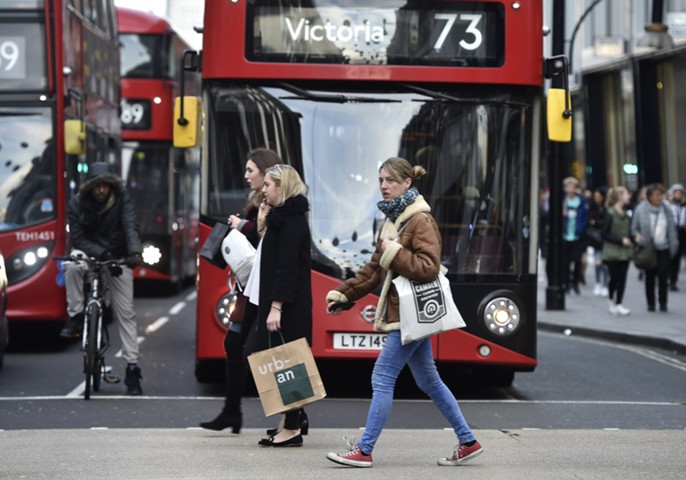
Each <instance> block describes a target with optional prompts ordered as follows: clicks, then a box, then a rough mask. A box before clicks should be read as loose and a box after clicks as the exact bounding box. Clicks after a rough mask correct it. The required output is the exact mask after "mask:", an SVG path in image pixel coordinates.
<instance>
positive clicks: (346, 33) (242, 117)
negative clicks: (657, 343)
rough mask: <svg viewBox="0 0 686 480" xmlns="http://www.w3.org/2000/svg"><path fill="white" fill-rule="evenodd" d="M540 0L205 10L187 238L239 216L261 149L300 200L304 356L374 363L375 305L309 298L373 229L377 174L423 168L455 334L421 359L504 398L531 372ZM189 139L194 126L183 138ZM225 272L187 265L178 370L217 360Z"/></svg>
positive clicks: (224, 316)
mask: <svg viewBox="0 0 686 480" xmlns="http://www.w3.org/2000/svg"><path fill="white" fill-rule="evenodd" d="M542 9H543V7H542V1H541V0H536V1H527V2H511V1H502V0H481V1H455V0H427V1H423V2H415V1H406V0H377V1H374V0H364V1H363V0H345V1H343V0H322V1H318V2H309V1H292V0H288V1H285V0H255V1H250V2H248V1H245V0H236V1H230V2H215V1H206V2H205V23H204V39H203V52H202V58H201V59H202V81H203V103H202V118H203V121H204V125H203V128H202V132H203V133H202V144H203V148H204V151H203V161H202V180H201V206H200V220H201V225H200V243H201V244H202V242H203V241H204V239H205V238H206V237H207V235H208V234H209V232H210V230H211V228H212V226H213V224H214V223H215V221H217V220H223V219H225V218H226V216H227V215H228V214H230V213H234V212H240V211H241V209H242V207H243V205H244V202H245V199H246V196H247V194H248V190H247V187H246V185H245V182H244V180H243V169H244V162H245V160H246V154H247V152H248V151H250V150H251V149H252V148H256V147H263V146H267V147H269V148H272V149H274V150H276V151H277V152H278V153H279V154H280V155H281V157H282V158H283V159H284V161H285V162H287V163H289V164H291V165H293V166H294V167H295V168H297V170H298V171H299V172H300V173H301V174H302V176H303V178H304V180H305V182H306V183H307V185H308V188H309V200H310V204H311V211H310V214H309V220H310V227H311V231H312V265H313V267H312V277H313V278H312V285H313V298H314V325H313V335H312V337H313V345H312V350H313V353H314V355H315V357H316V358H318V359H341V360H345V359H374V358H375V357H376V356H377V355H378V350H379V349H380V348H381V347H382V345H383V342H384V339H385V336H384V335H383V334H380V333H377V332H373V330H372V321H373V318H374V311H375V307H376V303H377V297H375V296H374V295H369V296H367V297H365V298H363V299H361V300H359V301H358V302H357V303H356V305H355V306H354V308H353V309H352V310H349V311H347V312H344V313H343V314H342V315H341V316H339V317H330V316H327V315H326V307H325V300H324V299H325V295H326V292H327V291H329V290H331V289H332V288H334V287H335V286H337V285H338V284H339V282H341V281H342V280H343V279H345V278H348V277H350V276H351V275H353V272H355V271H356V270H357V269H359V268H360V267H361V266H362V265H363V264H364V263H365V262H367V261H368V260H369V258H370V256H371V253H372V251H373V249H374V241H375V238H376V235H377V234H378V229H379V226H380V225H381V222H382V221H383V218H381V217H380V214H379V212H378V210H377V209H376V202H377V201H378V200H379V199H380V196H379V192H378V184H377V183H378V182H377V179H378V167H379V165H380V162H383V161H384V160H386V159H387V158H389V157H394V156H399V157H403V158H406V159H408V160H409V161H410V162H411V163H413V164H421V165H423V166H425V167H426V168H427V170H428V172H429V174H428V175H427V176H426V177H424V178H422V179H421V181H420V182H419V184H418V185H417V186H418V189H419V191H420V192H421V193H422V194H423V195H424V197H425V198H426V200H427V201H428V202H429V204H430V205H431V208H432V214H433V215H434V216H435V218H436V221H437V223H438V225H439V228H440V230H441V234H442V238H443V253H442V262H443V264H444V265H445V266H446V267H447V268H448V273H447V277H448V278H449V280H450V282H451V287H452V291H453V294H454V297H455V300H456V303H457V305H458V307H459V309H460V311H461V313H462V315H463V317H464V318H465V319H466V322H467V327H466V328H465V329H463V330H458V331H451V332H448V333H444V334H441V335H439V336H437V337H434V338H433V340H432V341H433V347H434V349H433V351H434V354H435V357H436V360H437V362H438V363H439V364H442V365H444V366H447V365H448V364H450V365H455V366H458V367H461V368H462V367H464V368H468V369H472V370H478V371H479V372H480V373H481V374H482V375H483V376H486V377H488V378H490V379H491V381H492V382H493V383H496V384H500V385H509V384H510V383H511V382H512V380H513V378H514V373H515V372H516V371H532V370H534V368H535V367H536V363H537V360H536V276H537V274H536V270H537V264H536V263H537V262H536V259H537V235H538V232H537V223H538V220H537V211H538V198H537V194H536V192H537V190H538V176H539V172H540V166H541V165H540V157H541V155H540V148H539V145H540V144H541V143H542V139H541V135H542V129H541V125H542V124H543V121H542V118H543V117H542V110H543V109H542V103H543V102H542V97H543V64H544V59H543V51H542V49H543V38H542V31H543V25H542V19H543V11H542ZM190 128H191V130H193V129H194V128H195V127H194V126H191V127H190ZM226 277H227V272H226V271H220V270H219V269H217V268H216V267H213V266H212V265H210V264H209V263H206V262H205V260H200V263H199V270H198V281H197V287H198V288H197V291H198V301H197V343H196V358H197V368H196V374H197V376H198V378H200V379H203V378H204V376H205V365H207V364H208V363H209V362H210V361H211V360H213V359H218V358H222V356H223V354H224V352H223V344H222V340H221V338H222V336H223V335H224V331H225V329H226V326H227V323H228V322H229V321H230V311H231V310H230V308H227V305H228V306H230V302H231V301H232V296H231V293H230V291H229V288H228V287H227V284H226Z"/></svg>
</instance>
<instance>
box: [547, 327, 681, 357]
mask: <svg viewBox="0 0 686 480" xmlns="http://www.w3.org/2000/svg"><path fill="white" fill-rule="evenodd" d="M538 328H539V330H545V331H548V332H556V333H564V332H565V330H567V329H569V330H571V331H572V332H573V333H574V334H576V335H581V336H583V337H591V338H604V339H607V340H617V341H620V342H623V343H630V344H633V345H641V346H644V347H657V348H660V349H663V350H669V351H672V352H675V353H678V354H680V355H686V345H684V344H682V343H679V342H675V341H673V340H670V339H668V338H661V337H650V336H645V335H636V334H632V333H626V332H614V331H610V330H598V329H593V328H587V327H575V326H570V325H560V324H557V323H547V322H541V321H540V320H539V321H538Z"/></svg>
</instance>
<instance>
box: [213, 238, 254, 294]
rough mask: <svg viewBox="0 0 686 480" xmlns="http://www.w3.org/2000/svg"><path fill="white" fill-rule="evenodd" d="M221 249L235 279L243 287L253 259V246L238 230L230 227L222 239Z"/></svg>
mask: <svg viewBox="0 0 686 480" xmlns="http://www.w3.org/2000/svg"><path fill="white" fill-rule="evenodd" d="M221 251H222V256H223V257H224V261H225V262H226V263H227V264H228V265H229V267H230V268H231V271H232V272H233V275H234V277H235V278H236V281H237V282H238V284H239V285H240V286H241V287H245V284H246V283H247V282H248V278H249V277H250V272H251V271H252V264H253V262H254V261H255V252H256V251H255V247H253V246H252V244H251V243H250V241H249V240H248V239H247V238H246V237H245V235H243V234H242V233H241V232H240V231H238V230H236V229H231V231H230V232H229V234H228V235H227V236H226V237H225V238H224V240H223V241H222V249H221Z"/></svg>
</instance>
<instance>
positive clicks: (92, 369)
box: [54, 256, 125, 400]
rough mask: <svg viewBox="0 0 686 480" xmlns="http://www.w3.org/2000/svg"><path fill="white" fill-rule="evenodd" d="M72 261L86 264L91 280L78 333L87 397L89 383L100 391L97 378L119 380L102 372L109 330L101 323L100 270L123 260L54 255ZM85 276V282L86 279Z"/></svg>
mask: <svg viewBox="0 0 686 480" xmlns="http://www.w3.org/2000/svg"><path fill="white" fill-rule="evenodd" d="M54 259H55V260H64V261H68V262H72V263H77V264H78V263H85V264H86V265H87V266H88V272H87V274H86V277H87V279H88V280H89V281H90V290H89V294H88V300H87V302H86V305H85V308H84V321H83V334H82V336H81V351H82V352H83V366H84V374H85V376H86V382H85V385H86V386H85V390H84V398H85V399H86V400H88V399H90V393H91V385H92V387H93V388H92V389H93V391H96V392H97V391H99V390H100V381H101V379H102V378H103V377H104V378H105V381H106V382H107V383H119V379H118V378H117V377H109V376H107V375H105V372H104V368H105V351H106V350H107V349H108V348H109V346H110V343H109V333H108V331H107V326H106V325H105V324H104V322H103V314H104V307H105V302H104V299H103V296H102V292H103V290H104V288H103V287H104V283H103V282H104V278H103V271H104V269H105V268H108V267H109V266H122V265H124V264H125V262H124V260H106V261H100V260H97V259H95V258H86V257H71V256H69V257H54ZM88 280H86V279H85V278H84V289H85V283H86V282H87V281H88Z"/></svg>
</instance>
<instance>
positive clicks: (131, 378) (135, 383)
mask: <svg viewBox="0 0 686 480" xmlns="http://www.w3.org/2000/svg"><path fill="white" fill-rule="evenodd" d="M141 378H143V375H141V369H140V368H138V366H137V365H129V366H127V367H126V379H125V380H124V383H125V384H126V393H127V395H142V394H143V389H142V388H141Z"/></svg>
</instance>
